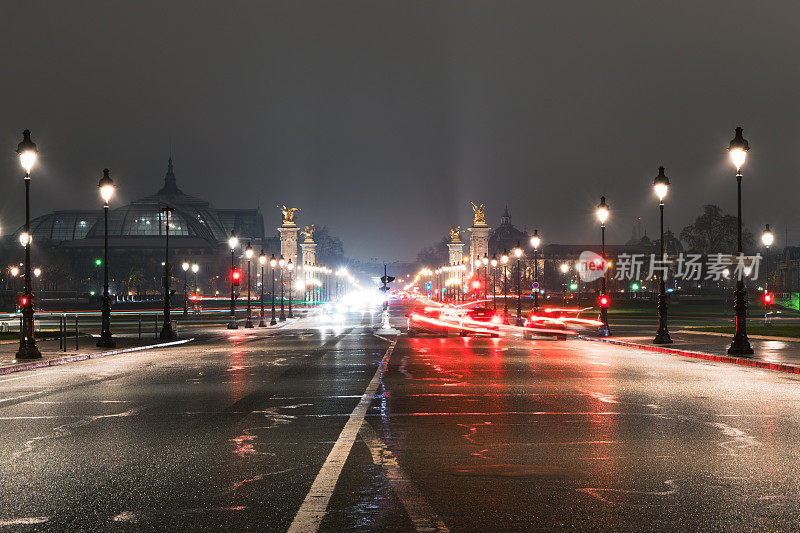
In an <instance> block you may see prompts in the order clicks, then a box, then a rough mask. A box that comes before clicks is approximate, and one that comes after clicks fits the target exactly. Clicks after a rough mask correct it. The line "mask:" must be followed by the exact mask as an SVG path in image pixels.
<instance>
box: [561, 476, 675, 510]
mask: <svg viewBox="0 0 800 533" xmlns="http://www.w3.org/2000/svg"><path fill="white" fill-rule="evenodd" d="M676 481H677V479H668V480H666V481H665V482H664V484H665V485H666V486H668V487H669V490H664V491H641V490H626V489H607V488H600V487H587V488H585V489H576V490H577V491H578V492H585V493H586V494H589V495H590V496H594V497H595V498H597V499H598V500H600V501H601V502H604V503H608V504H611V505H624V504H625V503H623V502H613V501H611V500H608V499H606V498H604V497H603V496H601V495H600V493H612V494H614V493H616V494H639V495H642V496H672V495H673V494H677V493H678V489H679V487H678V484H677V483H675V482H676ZM628 505H630V504H628Z"/></svg>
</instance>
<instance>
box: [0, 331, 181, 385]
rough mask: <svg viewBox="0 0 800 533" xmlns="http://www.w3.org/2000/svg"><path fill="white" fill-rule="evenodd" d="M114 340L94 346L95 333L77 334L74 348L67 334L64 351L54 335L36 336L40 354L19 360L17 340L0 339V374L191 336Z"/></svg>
mask: <svg viewBox="0 0 800 533" xmlns="http://www.w3.org/2000/svg"><path fill="white" fill-rule="evenodd" d="M114 340H115V341H116V343H117V346H116V347H115V348H98V347H97V346H95V344H97V337H91V336H89V335H80V336H79V337H78V346H79V348H78V349H77V350H76V349H75V337H74V336H72V337H67V351H66V352H65V351H62V350H59V342H58V339H53V340H38V341H36V345H37V346H38V347H39V351H40V352H42V358H41V359H33V360H23V361H16V360H15V359H14V358H15V356H16V353H17V349H18V348H19V341H10V342H5V341H4V342H3V343H2V344H0V375H3V374H10V373H12V372H20V371H23V370H32V369H34V368H43V367H47V366H57V365H63V364H66V363H73V362H75V361H85V360H86V359H94V358H96V357H104V356H107V355H116V354H120V353H128V352H136V351H141V350H151V349H154V348H166V347H168V346H176V345H180V344H186V343H187V342H191V341H193V340H194V337H191V338H186V339H177V340H174V341H160V340H158V339H154V338H152V336H151V337H150V338H146V337H145V338H142V339H141V340H139V339H138V335H136V334H121V335H115V336H114Z"/></svg>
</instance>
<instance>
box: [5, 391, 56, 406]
mask: <svg viewBox="0 0 800 533" xmlns="http://www.w3.org/2000/svg"><path fill="white" fill-rule="evenodd" d="M50 390H51V389H47V390H43V391H36V392H31V393H28V394H23V395H22V396H14V397H13V398H0V403H5V402H13V401H14V400H21V399H22V398H30V397H31V396H36V395H37V394H47V393H48V392H50Z"/></svg>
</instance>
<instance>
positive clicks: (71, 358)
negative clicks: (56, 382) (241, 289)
mask: <svg viewBox="0 0 800 533" xmlns="http://www.w3.org/2000/svg"><path fill="white" fill-rule="evenodd" d="M193 340H194V337H192V338H189V339H183V340H179V341H171V342H162V343H160V344H148V345H147V346H135V347H133V348H124V349H122V350H111V351H109V352H99V353H81V354H77V355H68V356H66V357H58V358H56V359H46V360H39V361H31V362H30V363H17V364H15V365H9V366H4V367H0V376H2V375H4V374H12V373H14V372H22V371H23V370H33V369H35V368H45V367H48V366H58V365H64V364H67V363H74V362H76V361H85V360H87V359H97V358H98V357H106V356H108V355H118V354H122V353H131V352H141V351H143V350H152V349H153V348H166V347H168V346H177V345H179V344H186V343H188V342H192V341H193Z"/></svg>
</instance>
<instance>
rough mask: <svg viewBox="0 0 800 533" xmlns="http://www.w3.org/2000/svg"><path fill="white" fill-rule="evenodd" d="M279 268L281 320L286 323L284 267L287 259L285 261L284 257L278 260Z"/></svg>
mask: <svg viewBox="0 0 800 533" xmlns="http://www.w3.org/2000/svg"><path fill="white" fill-rule="evenodd" d="M278 266H279V267H280V269H281V318H280V321H281V322H286V313H285V312H284V304H283V267H285V266H286V259H284V258H283V256H281V258H280V259H278Z"/></svg>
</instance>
